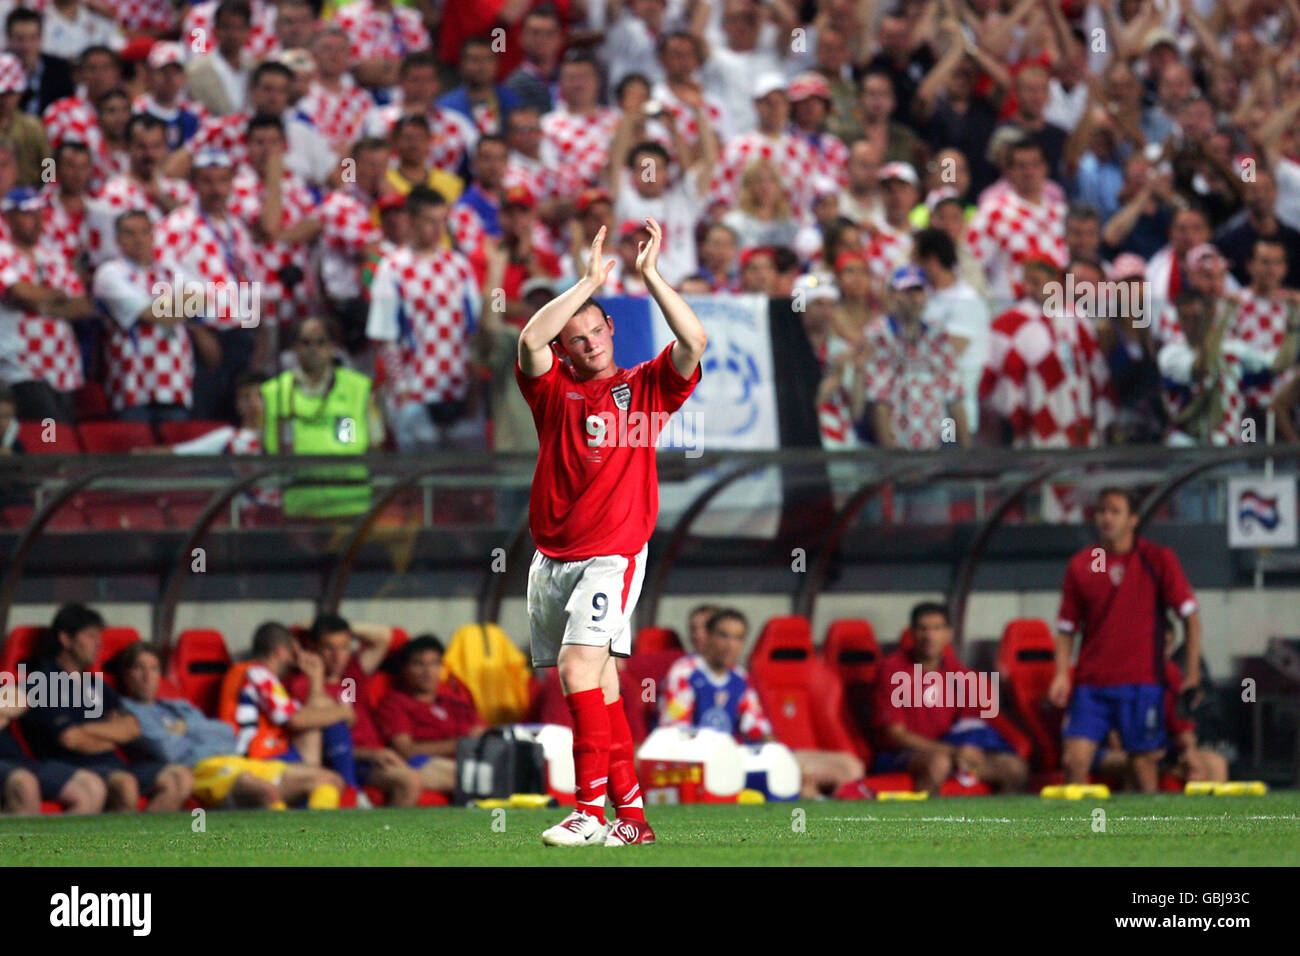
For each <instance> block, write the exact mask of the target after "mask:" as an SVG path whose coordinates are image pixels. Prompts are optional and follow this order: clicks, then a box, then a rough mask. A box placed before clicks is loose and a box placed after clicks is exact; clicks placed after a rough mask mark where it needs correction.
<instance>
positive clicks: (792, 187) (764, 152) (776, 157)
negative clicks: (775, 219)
mask: <svg viewBox="0 0 1300 956" xmlns="http://www.w3.org/2000/svg"><path fill="white" fill-rule="evenodd" d="M758 159H767V160H770V161H771V162H772V164H773V165H774V166H775V167H776V170H777V172H778V173H779V174H780V176H781V184H782V185H783V186H784V187H785V196H786V201H787V202H788V203H789V204H790V214H791V215H792V216H794V217H795V218H796V219H800V220H802V219H804V218H806V217H807V216H808V213H809V211H810V210H811V209H812V192H811V182H812V179H813V177H814V176H815V175H817V171H818V169H819V167H820V160H819V159H818V157H817V154H816V153H814V152H813V149H812V147H811V146H809V145H808V141H807V140H805V139H803V138H802V137H799V136H795V135H793V134H791V133H781V134H780V135H779V136H776V137H769V136H766V135H764V134H763V133H761V132H759V131H758V130H753V131H751V132H748V133H744V134H742V135H740V136H737V137H735V138H733V139H731V140H730V141H728V143H727V145H726V148H725V149H723V151H722V159H721V161H720V162H719V164H718V170H717V172H716V173H715V175H714V177H713V192H712V194H711V197H710V198H711V199H712V200H713V201H714V202H720V203H722V204H724V205H726V206H730V207H734V206H735V205H736V201H737V199H738V198H739V196H740V180H741V177H742V176H743V175H744V172H745V167H746V166H748V165H749V164H750V163H751V162H753V161H755V160H758Z"/></svg>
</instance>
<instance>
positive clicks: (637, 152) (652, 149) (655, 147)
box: [626, 139, 670, 169]
mask: <svg viewBox="0 0 1300 956" xmlns="http://www.w3.org/2000/svg"><path fill="white" fill-rule="evenodd" d="M645 153H651V154H652V155H654V157H655V158H656V159H658V160H659V162H661V163H662V164H664V165H665V166H667V165H668V163H669V162H670V160H669V156H668V150H666V149H664V145H663V143H656V142H655V141H654V140H652V139H643V140H642V141H641V142H639V143H637V144H636V145H635V146H633V147H632V148H631V149H630V150H628V153H627V163H626V165H627V168H628V169H636V161H637V157H638V156H641V155H643V154H645Z"/></svg>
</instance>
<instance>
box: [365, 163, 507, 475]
mask: <svg viewBox="0 0 1300 956" xmlns="http://www.w3.org/2000/svg"><path fill="white" fill-rule="evenodd" d="M407 209H408V211H409V213H410V217H411V224H412V228H411V236H412V241H411V244H410V245H409V246H404V247H401V248H399V249H396V250H394V251H393V252H390V253H389V254H387V255H386V256H385V257H384V259H383V261H382V262H380V264H379V269H378V270H377V272H376V274H375V280H374V284H373V286H372V293H371V305H370V318H369V321H368V324H367V329H366V332H367V335H368V336H369V337H370V338H371V339H372V340H373V341H375V342H376V343H382V345H381V347H382V348H383V349H384V352H385V355H386V360H385V365H386V367H387V369H388V374H389V376H390V380H389V382H388V383H387V390H388V393H389V394H388V396H386V400H387V401H388V402H389V403H390V405H391V412H390V413H391V414H392V415H393V416H394V417H393V418H391V419H390V421H392V422H393V429H394V432H395V437H396V441H397V447H398V449H399V450H400V451H408V450H411V449H414V448H416V447H421V446H425V447H427V446H432V445H438V446H442V447H458V448H470V447H481V446H482V445H483V444H484V440H485V439H484V435H483V429H482V422H481V421H479V420H477V419H476V418H475V417H474V416H473V415H471V414H470V411H471V410H470V407H469V395H470V375H469V373H470V367H469V355H468V352H467V347H468V343H469V337H470V335H471V334H472V333H473V331H474V323H475V322H476V321H477V316H478V312H479V307H480V301H481V299H480V294H479V289H478V282H477V279H476V278H475V276H474V270H473V268H472V267H471V266H470V264H469V260H468V259H466V258H465V257H464V256H463V255H462V254H461V253H459V252H454V251H452V250H450V249H447V248H445V247H444V243H443V239H444V236H445V234H446V228H447V202H446V200H445V199H444V198H443V197H442V196H441V195H440V194H438V193H437V192H435V191H434V190H432V189H426V188H424V187H417V188H416V189H413V190H412V191H411V192H410V194H408V196H407Z"/></svg>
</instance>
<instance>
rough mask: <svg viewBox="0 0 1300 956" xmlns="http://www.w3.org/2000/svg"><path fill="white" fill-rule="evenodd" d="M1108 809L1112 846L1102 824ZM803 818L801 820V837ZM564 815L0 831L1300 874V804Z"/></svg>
mask: <svg viewBox="0 0 1300 956" xmlns="http://www.w3.org/2000/svg"><path fill="white" fill-rule="evenodd" d="M1096 807H1101V808H1102V809H1104V810H1105V811H1106V821H1105V823H1106V828H1105V832H1104V833H1099V832H1094V820H1093V810H1094V808H1096ZM796 809H802V810H803V811H805V815H804V818H803V821H802V822H803V826H802V828H800V827H798V826H796V822H797V820H798V817H797V815H796V814H795V810H796ZM562 816H563V811H556V810H506V811H504V816H502V815H501V814H496V815H494V814H493V812H491V811H488V810H479V809H455V808H443V809H412V810H392V809H376V810H339V811H333V812H308V811H298V810H294V811H286V812H280V813H275V812H220V813H209V814H207V817H206V825H207V831H206V832H204V833H195V832H193V829H192V820H191V817H190V815H189V814H166V815H139V816H131V817H123V816H99V817H83V818H71V817H40V818H32V817H26V818H14V817H6V818H3V819H0V860H3V861H4V862H5V864H6V865H10V866H14V865H40V866H99V865H102V866H123V865H161V866H203V865H225V866H229V865H234V866H329V865H340V866H358V865H382V866H405V865H419V866H431V865H432V866H439V865H452V866H477V865H488V866H546V865H568V864H583V865H602V866H603V865H611V866H638V865H640V866H654V865H670V866H691V865H710V866H764V865H812V866H816V865H832V866H844V865H868V866H871V865H911V866H971V865H975V866H978V865H994V866H998V865H1028V866H1080V865H1083V866H1089V865H1098V866H1126V865H1140V866H1152V865H1166V866H1179V865H1198V866H1235V865H1262V866H1274V865H1278V866H1282V865H1285V866H1296V865H1300V792H1295V791H1291V792H1279V793H1272V794H1269V795H1267V796H1264V797H1240V798H1224V797H1219V798H1215V797H1205V798H1199V797H1185V796H1180V795H1172V796H1171V795H1160V796H1122V795H1121V796H1115V797H1112V798H1111V799H1109V800H1044V799H1042V798H1039V797H1028V796H1025V797H984V798H969V797H968V798H950V799H943V800H939V799H931V800H926V801H921V802H915V803H897V802H878V801H843V802H842V801H796V802H795V803H769V804H765V805H759V806H700V805H694V806H674V807H652V808H650V812H649V816H650V820H651V822H652V823H653V824H654V827H655V832H656V834H657V835H658V837H659V843H658V844H656V845H654V846H646V847H626V848H622V849H620V850H617V851H616V850H606V849H604V848H603V847H590V848H582V849H576V850H561V849H553V848H548V847H543V846H542V845H541V840H540V838H539V835H540V833H541V831H542V830H543V829H544V828H545V827H547V826H549V825H550V824H551V823H554V822H556V821H558V820H559V819H560V818H561V817H562Z"/></svg>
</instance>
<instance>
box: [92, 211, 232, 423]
mask: <svg viewBox="0 0 1300 956" xmlns="http://www.w3.org/2000/svg"><path fill="white" fill-rule="evenodd" d="M115 239H116V242H115V246H116V248H118V249H119V250H120V252H119V254H118V255H116V256H114V257H113V258H111V259H109V260H107V261H105V262H104V263H103V264H102V265H100V266H99V268H98V269H96V270H95V279H94V284H93V286H92V287H91V294H92V295H93V296H94V299H95V301H96V302H97V303H99V304H100V308H101V309H102V310H103V312H104V318H105V320H106V322H105V324H106V326H107V328H108V350H107V353H108V354H107V369H106V373H107V374H106V384H107V386H108V388H107V391H108V395H109V400H110V402H111V403H112V406H113V410H114V411H115V412H116V413H117V415H118V417H119V418H120V419H121V420H123V421H134V422H145V423H147V424H150V425H157V424H160V423H162V422H176V421H185V420H186V419H188V418H189V409H190V405H191V404H192V402H193V393H194V348H193V346H192V344H191V342H190V336H191V334H193V335H195V336H198V337H206V338H205V347H207V348H209V349H210V348H211V347H212V344H211V343H212V336H211V335H210V333H209V332H208V331H207V330H205V329H202V328H201V327H199V329H198V330H197V331H194V332H193V333H191V331H190V328H189V327H188V323H187V322H186V319H185V314H184V310H183V308H177V307H176V306H177V305H178V304H180V303H179V302H178V298H179V297H178V296H177V294H176V293H177V292H178V291H179V290H175V289H172V290H171V291H170V292H166V291H164V292H163V293H162V294H161V295H159V294H158V291H157V290H159V289H167V288H168V286H169V283H168V281H167V279H166V277H165V276H164V274H163V273H162V272H161V270H160V269H159V267H158V261H157V258H156V256H155V252H154V247H153V223H152V222H150V221H149V215H148V213H146V212H144V211H143V210H140V209H134V210H128V211H127V212H124V213H121V214H120V215H119V216H118V217H117V223H116V236H115ZM196 325H197V323H196Z"/></svg>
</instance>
